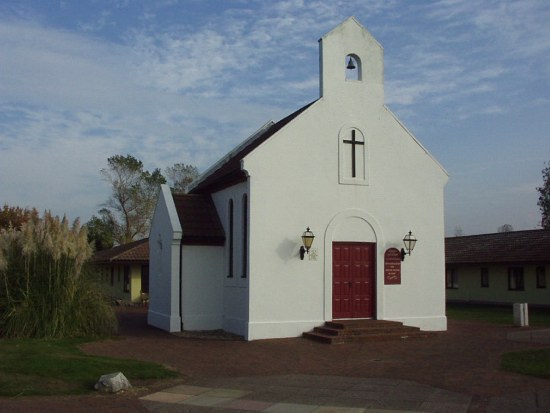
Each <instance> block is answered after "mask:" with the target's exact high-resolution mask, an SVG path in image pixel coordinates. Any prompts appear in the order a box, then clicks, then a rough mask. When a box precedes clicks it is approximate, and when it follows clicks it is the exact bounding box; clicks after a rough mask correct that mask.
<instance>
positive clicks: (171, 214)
mask: <svg viewBox="0 0 550 413" xmlns="http://www.w3.org/2000/svg"><path fill="white" fill-rule="evenodd" d="M319 54H320V58H319V62H320V97H319V98H318V99H317V100H315V101H314V102H312V103H309V104H307V105H306V106H304V107H302V108H300V109H298V110H297V111H296V112H294V113H292V114H290V115H289V116H287V117H286V118H284V119H282V120H280V121H278V122H268V123H266V124H265V125H263V126H262V127H261V128H260V129H258V130H257V131H256V132H255V133H254V134H253V135H252V136H250V137H249V138H248V139H246V140H245V141H243V142H242V144H241V145H240V146H238V147H236V148H235V149H234V150H233V151H231V152H230V153H228V154H227V155H226V156H225V157H224V158H222V159H221V160H220V161H219V162H217V163H216V164H214V165H213V166H212V167H211V168H210V169H208V170H207V171H206V172H205V173H204V174H203V175H202V176H201V177H200V178H199V179H198V180H197V181H195V182H194V183H193V184H192V186H191V189H190V192H189V194H185V195H178V194H172V193H171V192H170V189H169V188H168V187H167V186H165V185H164V186H162V188H161V193H160V196H159V199H158V203H157V206H156V210H155V214H154V217H153V221H152V226H151V232H150V236H149V244H150V285H149V297H150V303H149V310H148V322H149V324H151V325H153V326H156V327H159V328H161V329H164V330H167V331H171V332H175V331H182V330H214V329H223V330H225V331H228V332H232V333H235V334H238V335H242V336H243V337H244V338H245V339H246V340H256V339H265V338H280V337H296V336H300V335H301V334H302V333H303V332H305V331H308V330H311V329H313V328H314V327H316V326H320V325H322V324H323V323H324V322H325V321H330V320H339V319H376V320H393V321H399V322H402V323H403V324H404V325H407V326H414V327H419V328H420V329H422V330H431V331H436V330H445V329H446V326H447V322H446V317H445V284H444V282H445V276H444V275H445V252H444V222H443V221H444V217H443V192H444V187H445V184H446V182H447V180H448V175H447V173H446V171H445V170H444V169H443V167H442V166H441V165H440V164H439V163H438V162H437V161H436V160H435V159H434V158H433V156H432V155H430V153H429V152H428V151H427V150H426V149H425V148H424V147H423V146H422V144H421V143H420V142H419V141H418V140H417V139H416V138H415V137H414V136H413V135H412V134H411V132H410V131H409V130H407V128H406V127H405V126H404V125H403V124H402V123H401V122H400V121H399V119H397V117H396V116H395V115H394V114H393V113H392V112H391V111H390V110H389V109H388V108H387V107H386V106H385V105H384V78H383V73H384V64H383V50H382V47H381V46H380V44H379V43H378V42H377V41H376V39H374V37H372V35H371V34H370V33H369V32H368V31H367V30H366V29H365V28H364V27H363V26H362V25H361V24H360V23H359V22H358V21H357V20H356V19H355V18H354V17H350V18H349V19H347V20H346V21H344V22H343V23H341V24H340V25H339V26H337V27H336V28H335V29H333V30H332V31H330V32H329V33H327V34H326V35H324V36H323V37H322V38H321V39H320V40H319ZM414 240H416V241H417V242H416V245H415V243H414ZM311 241H312V243H311V245H309V244H310V242H311ZM404 241H405V242H404ZM304 244H305V247H308V248H307V249H306V248H304ZM413 248H414V250H413Z"/></svg>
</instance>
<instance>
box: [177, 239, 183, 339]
mask: <svg viewBox="0 0 550 413" xmlns="http://www.w3.org/2000/svg"><path fill="white" fill-rule="evenodd" d="M182 264H183V237H182V241H180V265H179V288H178V297H179V313H180V331H183V305H182V289H181V287H182V286H183V266H182Z"/></svg>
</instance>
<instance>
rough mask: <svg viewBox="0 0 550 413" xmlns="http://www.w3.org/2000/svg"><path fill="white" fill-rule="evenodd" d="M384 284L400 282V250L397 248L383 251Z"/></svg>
mask: <svg viewBox="0 0 550 413" xmlns="http://www.w3.org/2000/svg"><path fill="white" fill-rule="evenodd" d="M384 284H401V252H400V251H399V250H398V249H397V248H389V249H387V250H386V252H385V253H384Z"/></svg>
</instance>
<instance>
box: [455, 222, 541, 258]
mask: <svg viewBox="0 0 550 413" xmlns="http://www.w3.org/2000/svg"><path fill="white" fill-rule="evenodd" d="M445 261H446V263H447V265H448V264H497V263H518V264H519V263H526V264H527V263H539V264H543V263H550V230H544V229H536V230H528V231H511V232H499V233H495V234H481V235H469V236H464V237H449V238H446V239H445Z"/></svg>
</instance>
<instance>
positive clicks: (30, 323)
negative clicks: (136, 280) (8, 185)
mask: <svg viewBox="0 0 550 413" xmlns="http://www.w3.org/2000/svg"><path fill="white" fill-rule="evenodd" d="M91 255H92V247H91V246H90V244H89V242H88V239H87V234H86V229H85V228H82V227H81V226H80V223H79V221H78V220H76V221H74V223H73V224H72V225H69V222H68V221H67V219H66V218H65V217H64V218H63V219H59V217H54V216H52V215H51V214H50V213H49V212H45V213H44V216H43V217H42V218H41V219H40V218H39V217H33V218H32V219H30V220H29V221H28V222H26V223H24V224H23V225H22V226H21V229H20V230H17V229H15V228H8V229H7V230H0V335H1V336H4V337H25V338H26V337H36V338H63V337H74V336H103V335H109V334H112V333H113V332H114V331H115V330H116V318H115V315H114V313H113V310H112V308H111V307H110V306H109V304H108V302H107V300H106V299H105V297H104V295H103V293H102V290H101V288H100V287H99V285H98V284H97V283H96V282H95V281H94V276H93V274H92V273H91V272H90V271H89V270H88V268H87V266H86V262H87V261H88V259H89V258H90V257H91Z"/></svg>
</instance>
